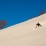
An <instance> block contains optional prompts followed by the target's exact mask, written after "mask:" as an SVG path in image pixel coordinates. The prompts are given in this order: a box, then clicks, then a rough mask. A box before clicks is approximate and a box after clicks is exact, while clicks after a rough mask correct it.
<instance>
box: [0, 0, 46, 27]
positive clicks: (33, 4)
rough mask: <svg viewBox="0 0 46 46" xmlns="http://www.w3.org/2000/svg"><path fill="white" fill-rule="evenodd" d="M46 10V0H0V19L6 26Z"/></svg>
mask: <svg viewBox="0 0 46 46" xmlns="http://www.w3.org/2000/svg"><path fill="white" fill-rule="evenodd" d="M42 9H44V10H46V0H0V20H6V21H7V22H8V25H7V27H8V26H12V25H14V24H18V23H20V22H23V21H26V20H28V19H30V18H31V17H36V16H37V15H39V14H41V10H42Z"/></svg>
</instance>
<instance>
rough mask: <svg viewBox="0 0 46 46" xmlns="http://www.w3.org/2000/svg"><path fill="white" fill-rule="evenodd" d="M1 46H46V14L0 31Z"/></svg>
mask: <svg viewBox="0 0 46 46" xmlns="http://www.w3.org/2000/svg"><path fill="white" fill-rule="evenodd" d="M37 22H40V23H41V25H42V27H39V28H37V29H36V28H35V26H36V23H37ZM0 46H46V13H45V14H43V15H41V16H39V17H36V18H32V19H30V20H27V21H25V22H22V23H19V24H17V25H13V26H10V27H8V28H6V29H2V30H0Z"/></svg>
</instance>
